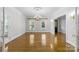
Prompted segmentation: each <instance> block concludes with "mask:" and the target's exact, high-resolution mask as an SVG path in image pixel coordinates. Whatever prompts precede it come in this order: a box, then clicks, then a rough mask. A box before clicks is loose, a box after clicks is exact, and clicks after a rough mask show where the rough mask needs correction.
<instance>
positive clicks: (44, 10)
mask: <svg viewBox="0 0 79 59" xmlns="http://www.w3.org/2000/svg"><path fill="white" fill-rule="evenodd" d="M17 9H18V10H20V11H21V12H22V13H23V14H24V15H25V16H26V17H34V16H36V15H40V16H42V17H48V18H50V17H51V15H53V14H55V12H57V11H58V10H59V9H60V7H41V9H40V10H39V11H36V10H35V9H34V7H17Z"/></svg>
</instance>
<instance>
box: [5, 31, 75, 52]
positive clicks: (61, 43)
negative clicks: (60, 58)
mask: <svg viewBox="0 0 79 59" xmlns="http://www.w3.org/2000/svg"><path fill="white" fill-rule="evenodd" d="M30 34H33V35H34V36H35V37H34V44H32V45H30ZM42 34H45V35H46V45H45V46H43V45H42V43H41V40H42V38H41V35H42ZM6 46H8V51H9V52H67V51H68V52H69V51H74V47H73V46H72V45H70V44H68V43H66V41H65V35H64V34H62V33H58V34H57V35H56V36H54V35H52V34H51V33H49V32H27V33H25V34H23V35H22V36H20V37H18V38H16V39H15V40H13V41H11V42H9V43H8V44H6Z"/></svg>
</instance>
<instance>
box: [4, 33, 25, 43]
mask: <svg viewBox="0 0 79 59" xmlns="http://www.w3.org/2000/svg"><path fill="white" fill-rule="evenodd" d="M23 34H25V32H23V33H21V34H18V35H16V36H14V37H11V38H10V37H8V38H5V39H6V41H5V44H7V43H8V42H11V41H12V40H14V39H16V38H17V37H19V36H21V35H23Z"/></svg>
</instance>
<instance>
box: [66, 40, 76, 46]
mask: <svg viewBox="0 0 79 59" xmlns="http://www.w3.org/2000/svg"><path fill="white" fill-rule="evenodd" d="M66 42H67V43H69V44H71V45H72V46H74V47H75V44H74V43H73V42H71V41H69V40H66Z"/></svg>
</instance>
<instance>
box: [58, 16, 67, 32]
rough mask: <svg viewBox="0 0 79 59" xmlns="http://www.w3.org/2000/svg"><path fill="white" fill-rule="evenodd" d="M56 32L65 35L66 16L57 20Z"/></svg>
mask: <svg viewBox="0 0 79 59" xmlns="http://www.w3.org/2000/svg"><path fill="white" fill-rule="evenodd" d="M58 32H62V33H66V16H64V15H63V16H61V17H59V18H58Z"/></svg>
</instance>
